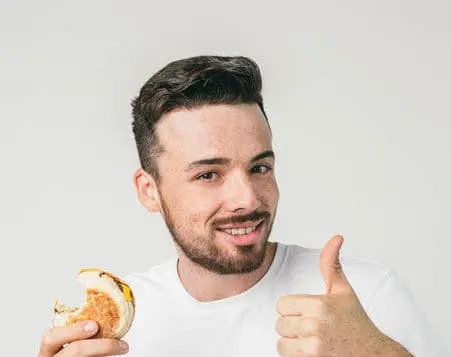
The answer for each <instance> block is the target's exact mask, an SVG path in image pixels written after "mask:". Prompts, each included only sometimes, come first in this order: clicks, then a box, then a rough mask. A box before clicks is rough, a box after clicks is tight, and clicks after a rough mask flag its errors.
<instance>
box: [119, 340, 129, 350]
mask: <svg viewBox="0 0 451 357" xmlns="http://www.w3.org/2000/svg"><path fill="white" fill-rule="evenodd" d="M119 348H120V349H121V351H123V352H126V351H128V344H127V342H125V341H119Z"/></svg>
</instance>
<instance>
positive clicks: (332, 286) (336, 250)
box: [320, 235, 352, 294]
mask: <svg viewBox="0 0 451 357" xmlns="http://www.w3.org/2000/svg"><path fill="white" fill-rule="evenodd" d="M343 241H344V239H343V237H342V236H340V235H336V236H334V237H333V238H332V239H331V240H329V242H327V244H326V245H325V247H324V248H323V250H322V252H321V256H320V269H321V274H322V276H323V279H324V282H325V283H326V288H327V294H330V293H340V292H349V291H352V287H351V284H350V283H349V281H348V279H347V278H346V276H345V274H344V272H343V270H342V267H341V264H340V248H341V246H342V244H343Z"/></svg>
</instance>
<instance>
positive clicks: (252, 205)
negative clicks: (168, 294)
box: [134, 104, 279, 301]
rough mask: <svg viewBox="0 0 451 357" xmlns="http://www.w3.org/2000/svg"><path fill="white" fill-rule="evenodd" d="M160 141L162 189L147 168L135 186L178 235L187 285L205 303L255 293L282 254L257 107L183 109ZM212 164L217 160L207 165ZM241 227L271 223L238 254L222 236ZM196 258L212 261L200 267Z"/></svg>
mask: <svg viewBox="0 0 451 357" xmlns="http://www.w3.org/2000/svg"><path fill="white" fill-rule="evenodd" d="M157 135H158V138H159V141H160V143H161V145H162V146H163V148H164V152H163V154H162V155H161V157H159V159H158V161H157V163H158V169H159V172H160V177H161V179H160V182H156V181H155V180H154V179H153V178H152V177H151V176H150V175H149V174H148V173H146V172H145V171H144V170H142V169H138V170H137V171H136V173H135V180H134V182H135V187H136V191H137V194H138V198H139V200H140V202H141V203H142V204H143V205H144V206H145V207H146V208H147V209H148V210H149V211H151V212H160V213H161V214H162V216H163V218H164V219H165V221H166V224H167V225H168V228H169V229H170V231H171V232H172V235H173V236H174V240H175V243H176V248H177V251H178V256H179V262H178V271H179V275H180V279H181V281H182V283H183V285H184V286H185V288H186V290H187V291H188V292H189V293H190V294H191V295H192V296H193V297H194V298H196V299H197V300H199V301H211V300H216V299H221V298H226V297H229V296H232V295H236V294H239V293H241V292H243V291H245V290H247V289H248V288H249V287H250V286H252V285H253V284H255V283H256V282H257V281H258V280H259V279H260V278H261V277H262V276H263V275H264V273H265V272H266V270H267V269H268V267H269V266H270V264H271V261H272V258H273V256H274V252H275V245H274V244H273V243H268V237H269V233H270V230H271V226H272V223H273V220H274V217H275V215H276V207H277V203H278V200H279V190H278V187H277V183H276V179H275V176H274V163H275V162H274V157H273V155H272V154H271V153H272V136H271V132H270V129H269V127H268V124H267V122H266V120H265V118H264V115H263V113H262V112H261V110H260V109H259V107H258V105H256V104H238V105H214V106H213V105H209V106H203V107H201V108H196V109H191V110H186V109H181V110H176V111H173V112H170V113H168V114H166V115H164V116H163V117H162V118H161V119H160V121H159V122H158V125H157ZM205 159H213V160H211V161H209V162H202V163H199V161H200V160H205ZM194 163H195V164H194ZM193 202H195V204H193ZM237 220H239V221H242V220H244V221H245V222H240V223H235V224H234V226H240V227H244V226H249V225H250V224H255V223H257V222H260V221H262V220H263V222H262V223H261V234H260V238H259V241H258V242H257V244H255V245H254V246H251V247H246V248H243V247H237V246H236V245H234V244H232V243H231V242H230V240H229V239H228V237H227V236H228V235H227V234H225V233H224V232H220V231H218V228H223V227H230V226H231V224H232V223H231V222H233V221H237ZM193 252H194V253H195V255H196V256H203V257H207V258H209V259H208V261H205V260H202V261H201V262H199V261H197V262H196V261H193V256H192V255H193Z"/></svg>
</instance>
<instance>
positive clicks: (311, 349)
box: [308, 336, 322, 357]
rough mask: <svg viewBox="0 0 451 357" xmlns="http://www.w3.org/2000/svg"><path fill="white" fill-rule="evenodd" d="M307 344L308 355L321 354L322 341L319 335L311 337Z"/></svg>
mask: <svg viewBox="0 0 451 357" xmlns="http://www.w3.org/2000/svg"><path fill="white" fill-rule="evenodd" d="M309 342H310V343H309V344H308V355H309V356H312V357H313V356H321V353H322V341H321V339H320V338H319V337H317V336H315V337H312V338H311V339H310V341H309Z"/></svg>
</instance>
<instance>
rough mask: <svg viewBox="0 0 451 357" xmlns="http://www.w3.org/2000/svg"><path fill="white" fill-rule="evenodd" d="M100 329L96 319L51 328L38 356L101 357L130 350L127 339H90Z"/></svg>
mask: <svg viewBox="0 0 451 357" xmlns="http://www.w3.org/2000/svg"><path fill="white" fill-rule="evenodd" d="M98 329H99V326H98V324H97V323H96V322H95V321H84V322H81V323H78V324H75V325H71V326H64V327H54V328H51V329H49V330H47V331H46V332H45V333H44V334H43V336H42V342H41V347H40V349H39V354H38V357H100V356H117V355H123V354H125V353H127V352H128V345H127V343H126V342H125V341H118V340H114V339H106V338H101V339H100V338H99V339H90V337H92V336H94V335H95V334H96V333H97V331H98Z"/></svg>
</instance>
